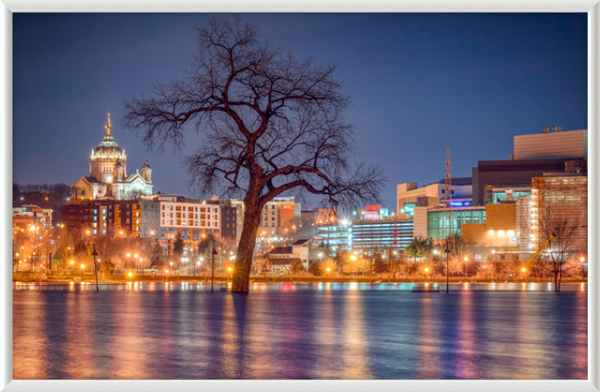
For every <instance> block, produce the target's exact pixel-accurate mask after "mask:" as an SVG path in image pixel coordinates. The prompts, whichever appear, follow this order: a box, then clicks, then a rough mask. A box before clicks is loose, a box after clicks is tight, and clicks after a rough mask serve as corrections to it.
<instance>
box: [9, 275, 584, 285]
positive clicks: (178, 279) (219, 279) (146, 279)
mask: <svg viewBox="0 0 600 392" xmlns="http://www.w3.org/2000/svg"><path fill="white" fill-rule="evenodd" d="M72 282H74V283H81V282H84V283H90V284H95V283H96V280H95V278H94V277H89V276H85V277H84V279H83V281H82V280H81V277H48V278H45V279H39V280H19V279H13V283H69V284H70V283H72ZM136 282H138V283H165V282H169V283H184V282H185V283H210V282H211V278H210V277H200V276H196V277H194V276H191V275H187V276H186V275H184V276H175V277H173V276H171V277H168V278H166V277H150V276H134V277H115V276H113V277H110V278H108V279H107V278H104V279H101V280H98V283H99V284H107V283H136ZM214 282H215V283H216V284H217V283H218V284H226V283H228V282H229V280H228V279H227V278H226V277H223V276H215V280H214ZM250 283H325V284H327V283H341V284H344V283H368V284H379V283H396V284H398V283H414V284H425V283H429V284H432V283H437V284H445V283H446V278H436V279H418V278H396V279H387V278H385V279H382V278H379V277H374V278H370V277H328V278H323V277H297V278H292V277H285V278H282V277H250ZM449 283H451V284H464V283H469V284H474V283H520V284H522V283H545V284H547V283H552V284H554V279H552V278H545V279H542V278H540V279H539V280H538V279H536V278H531V279H528V280H525V279H510V280H507V279H477V278H469V277H467V278H462V277H456V278H450V281H449ZM561 283H587V279H563V280H562V281H561Z"/></svg>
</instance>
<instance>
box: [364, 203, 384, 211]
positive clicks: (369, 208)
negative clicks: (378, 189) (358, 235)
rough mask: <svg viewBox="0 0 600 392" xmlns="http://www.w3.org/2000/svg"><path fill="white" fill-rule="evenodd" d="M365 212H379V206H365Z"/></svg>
mask: <svg viewBox="0 0 600 392" xmlns="http://www.w3.org/2000/svg"><path fill="white" fill-rule="evenodd" d="M365 211H375V212H379V211H381V205H380V204H367V205H366V206H365Z"/></svg>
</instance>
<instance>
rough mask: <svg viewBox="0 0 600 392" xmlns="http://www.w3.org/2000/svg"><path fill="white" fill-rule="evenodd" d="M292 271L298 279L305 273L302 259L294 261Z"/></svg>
mask: <svg viewBox="0 0 600 392" xmlns="http://www.w3.org/2000/svg"><path fill="white" fill-rule="evenodd" d="M291 271H292V274H293V275H294V276H296V277H297V276H298V274H299V273H300V272H302V271H304V265H303V264H302V261H300V259H294V261H292V265H291Z"/></svg>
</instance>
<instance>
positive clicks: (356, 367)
mask: <svg viewBox="0 0 600 392" xmlns="http://www.w3.org/2000/svg"><path fill="white" fill-rule="evenodd" d="M221 286H222V285H220V284H219V285H215V292H214V293H211V292H210V284H208V285H207V284H195V283H179V284H164V283H145V284H139V283H136V284H130V285H101V286H100V292H96V291H95V286H94V285H80V284H72V285H40V284H31V285H28V284H19V285H14V286H13V288H14V289H13V304H14V305H13V339H14V340H13V378H15V379H585V378H587V285H584V284H563V285H562V290H563V291H562V292H561V293H560V294H556V293H555V292H554V287H553V286H552V285H548V284H534V283H530V284H471V285H469V284H464V285H461V284H456V285H450V293H449V294H446V293H445V286H444V285H440V286H439V288H440V289H441V290H440V292H439V293H436V292H419V293H416V292H412V291H411V289H412V288H413V287H415V285H413V284H397V285H394V284H373V285H369V284H356V283H354V284H353V283H350V284H254V285H252V286H251V292H250V294H248V295H239V294H231V293H228V292H222V291H220V287H221ZM419 287H424V286H423V285H419ZM429 287H438V286H431V285H430V286H429Z"/></svg>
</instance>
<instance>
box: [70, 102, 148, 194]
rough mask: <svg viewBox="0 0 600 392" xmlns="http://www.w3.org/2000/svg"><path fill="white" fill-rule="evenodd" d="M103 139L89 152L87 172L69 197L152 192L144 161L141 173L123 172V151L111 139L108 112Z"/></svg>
mask: <svg viewBox="0 0 600 392" xmlns="http://www.w3.org/2000/svg"><path fill="white" fill-rule="evenodd" d="M105 129H106V135H105V136H104V141H103V142H102V143H100V144H99V145H98V147H96V148H95V149H94V150H92V153H91V155H90V173H89V176H87V177H81V178H80V179H79V180H77V182H76V183H75V184H73V186H72V194H71V197H73V198H76V199H91V200H97V199H116V200H130V199H136V198H138V197H139V196H142V195H145V196H150V195H152V169H151V168H150V165H149V164H148V161H146V162H145V164H144V167H143V168H142V173H141V174H140V173H139V171H136V173H135V174H130V175H127V155H126V154H125V150H123V149H121V147H119V145H118V144H117V143H116V142H115V141H114V140H113V136H112V134H111V131H112V127H111V125H110V114H109V115H108V123H107V124H106V127H105Z"/></svg>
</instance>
